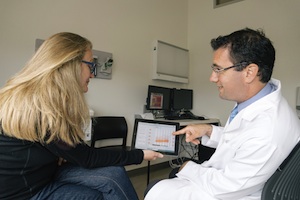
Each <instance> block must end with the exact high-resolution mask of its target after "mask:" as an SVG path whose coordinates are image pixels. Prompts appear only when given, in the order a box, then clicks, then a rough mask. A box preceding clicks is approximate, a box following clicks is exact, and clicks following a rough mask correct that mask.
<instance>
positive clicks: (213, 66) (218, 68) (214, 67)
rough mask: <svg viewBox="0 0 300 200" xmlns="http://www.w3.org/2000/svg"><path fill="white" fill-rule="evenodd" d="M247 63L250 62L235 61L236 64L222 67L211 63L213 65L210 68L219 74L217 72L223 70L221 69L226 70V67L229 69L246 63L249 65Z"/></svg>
mask: <svg viewBox="0 0 300 200" xmlns="http://www.w3.org/2000/svg"><path fill="white" fill-rule="evenodd" d="M249 64H250V62H240V63H237V64H235V65H232V66H230V67H226V68H222V67H220V66H217V65H215V64H213V65H212V66H211V69H212V70H213V71H214V72H215V73H217V74H219V73H221V72H223V71H226V70H228V69H231V68H234V67H241V66H247V65H249Z"/></svg>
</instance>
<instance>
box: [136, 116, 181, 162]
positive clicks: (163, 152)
mask: <svg viewBox="0 0 300 200" xmlns="http://www.w3.org/2000/svg"><path fill="white" fill-rule="evenodd" d="M140 122H145V123H151V124H161V125H171V126H175V131H177V130H179V128H180V124H179V123H178V122H170V121H160V120H150V119H139V118H137V119H135V122H134V128H133V136H132V143H131V148H132V149H139V148H136V147H135V144H136V137H137V129H138V124H139V123H140ZM144 150H146V148H145V149H144ZM147 150H153V151H157V152H160V153H162V154H164V155H171V156H178V153H179V136H178V135H176V136H175V150H174V152H170V151H163V150H157V149H151V148H148V149H147Z"/></svg>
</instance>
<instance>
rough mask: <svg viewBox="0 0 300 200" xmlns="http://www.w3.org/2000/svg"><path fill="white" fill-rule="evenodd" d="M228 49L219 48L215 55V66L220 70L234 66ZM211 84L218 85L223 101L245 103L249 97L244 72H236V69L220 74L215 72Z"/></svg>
mask: <svg viewBox="0 0 300 200" xmlns="http://www.w3.org/2000/svg"><path fill="white" fill-rule="evenodd" d="M234 64H235V63H232V61H231V60H230V56H229V50H228V49H227V48H219V49H217V50H216V51H215V52H214V54H213V65H214V67H216V68H218V69H223V68H227V67H231V66H233V65H234ZM209 80H210V81H211V82H213V83H216V85H217V87H218V90H219V96H220V98H222V99H226V100H230V101H236V102H238V103H240V102H243V101H244V100H245V97H247V95H246V94H245V93H246V90H245V89H246V88H245V86H246V85H245V81H244V73H243V71H241V72H240V71H235V68H234V67H233V68H230V69H228V70H224V71H221V72H219V73H217V72H215V71H213V72H212V74H211V76H210V79H209Z"/></svg>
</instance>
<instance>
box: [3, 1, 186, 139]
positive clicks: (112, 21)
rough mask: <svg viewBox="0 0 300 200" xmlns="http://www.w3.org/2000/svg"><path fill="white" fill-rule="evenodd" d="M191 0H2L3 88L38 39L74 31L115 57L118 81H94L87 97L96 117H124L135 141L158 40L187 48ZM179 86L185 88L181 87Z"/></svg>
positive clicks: (157, 82) (170, 85) (166, 83)
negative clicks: (134, 130) (135, 126)
mask: <svg viewBox="0 0 300 200" xmlns="http://www.w3.org/2000/svg"><path fill="white" fill-rule="evenodd" d="M187 11H188V2H187V1H182V0H163V1H161V0H151V1H149V0H84V1H83V0H63V1H61V0H42V1H41V0H26V1H22V0H3V1H0V29H1V30H0V34H1V35H0V44H1V45H0V55H1V59H0V69H1V73H0V85H4V83H5V82H6V81H7V79H8V78H9V77H10V76H12V75H13V74H14V73H16V72H17V71H19V70H20V69H21V68H22V67H23V65H24V64H25V62H26V61H27V60H28V59H29V57H30V56H31V55H32V54H33V53H34V45H35V39H36V38H40V39H46V38H47V37H49V36H50V35H52V34H54V33H57V32H61V31H70V32H75V33H78V34H81V35H83V36H84V37H87V38H88V39H90V40H91V41H92V42H93V45H94V49H96V50H100V51H106V52H111V53H112V54H113V59H114V63H113V70H112V79H111V80H104V79H93V80H92V81H91V82H90V85H89V92H88V93H87V95H86V97H87V100H88V103H89V105H90V107H91V108H92V109H94V111H95V115H122V116H125V117H126V119H127V122H128V125H129V136H128V142H127V143H128V144H130V143H131V133H132V126H133V122H134V114H136V113H142V111H143V105H144V104H145V102H146V95H147V89H148V85H149V84H156V85H161V86H166V87H181V86H182V84H176V83H169V82H163V81H153V80H152V79H151V73H152V48H153V42H154V41H155V40H156V39H159V40H162V41H165V42H168V43H172V44H174V45H177V46H181V47H183V48H187V31H188V30H187V24H188V23H187V19H188V15H187ZM178 85H179V86H178Z"/></svg>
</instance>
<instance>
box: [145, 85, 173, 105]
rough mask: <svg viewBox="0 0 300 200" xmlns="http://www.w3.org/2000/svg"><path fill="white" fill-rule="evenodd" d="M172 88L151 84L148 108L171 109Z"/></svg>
mask: <svg viewBox="0 0 300 200" xmlns="http://www.w3.org/2000/svg"><path fill="white" fill-rule="evenodd" d="M170 97H171V89H170V88H164V87H158V86H153V85H149V86H148V96H147V105H146V108H147V109H148V110H169V109H170Z"/></svg>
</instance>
